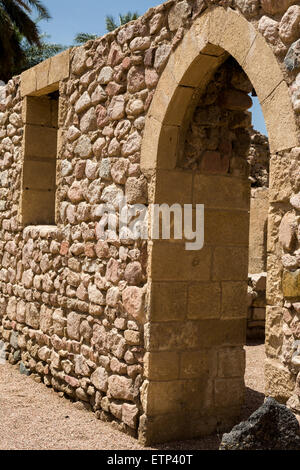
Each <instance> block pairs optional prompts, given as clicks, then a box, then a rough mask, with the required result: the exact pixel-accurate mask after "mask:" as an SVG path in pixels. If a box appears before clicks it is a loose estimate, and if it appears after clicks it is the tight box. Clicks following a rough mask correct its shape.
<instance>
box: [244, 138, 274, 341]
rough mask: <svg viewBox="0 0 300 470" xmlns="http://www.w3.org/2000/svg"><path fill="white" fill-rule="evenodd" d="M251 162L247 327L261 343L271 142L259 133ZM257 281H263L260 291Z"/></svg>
mask: <svg viewBox="0 0 300 470" xmlns="http://www.w3.org/2000/svg"><path fill="white" fill-rule="evenodd" d="M248 162H249V165H250V181H251V203H250V238H249V277H248V325H247V337H248V338H249V339H262V338H264V335H265V316H266V302H267V301H266V282H265V281H266V269H267V231H268V211H269V188H268V185H269V162H270V150H269V144H268V139H267V137H265V136H264V135H262V134H260V133H259V132H256V131H252V132H251V145H250V150H249V156H248ZM256 278H258V279H263V280H264V281H260V282H259V283H258V284H259V287H257V281H256Z"/></svg>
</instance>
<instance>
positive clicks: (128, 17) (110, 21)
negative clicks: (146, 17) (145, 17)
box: [106, 11, 139, 32]
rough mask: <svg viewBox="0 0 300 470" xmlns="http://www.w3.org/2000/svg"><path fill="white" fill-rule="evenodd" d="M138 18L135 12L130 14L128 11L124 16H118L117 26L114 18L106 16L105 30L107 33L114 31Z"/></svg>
mask: <svg viewBox="0 0 300 470" xmlns="http://www.w3.org/2000/svg"><path fill="white" fill-rule="evenodd" d="M138 17H139V14H138V13H137V12H136V11H135V12H134V13H131V12H130V11H129V12H128V13H126V14H125V15H121V14H119V24H117V23H116V21H115V18H114V17H113V16H109V15H108V16H107V17H106V29H107V31H108V32H111V31H114V30H115V29H117V28H118V27H119V26H122V25H123V24H126V23H129V21H132V20H137V19H138Z"/></svg>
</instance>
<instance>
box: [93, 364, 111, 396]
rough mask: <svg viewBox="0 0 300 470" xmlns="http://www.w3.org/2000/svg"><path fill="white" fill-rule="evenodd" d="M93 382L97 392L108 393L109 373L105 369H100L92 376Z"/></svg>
mask: <svg viewBox="0 0 300 470" xmlns="http://www.w3.org/2000/svg"><path fill="white" fill-rule="evenodd" d="M91 382H92V384H93V385H94V387H96V389H97V390H100V391H102V392H106V391H107V387H108V373H107V372H106V370H105V369H104V367H98V368H97V369H96V370H95V372H93V373H92V375H91Z"/></svg>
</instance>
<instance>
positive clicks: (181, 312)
mask: <svg viewBox="0 0 300 470" xmlns="http://www.w3.org/2000/svg"><path fill="white" fill-rule="evenodd" d="M186 305H187V285H186V284H185V283H183V282H153V283H152V285H151V320H152V321H155V322H165V321H172V320H174V321H176V320H183V319H184V318H185V315H186Z"/></svg>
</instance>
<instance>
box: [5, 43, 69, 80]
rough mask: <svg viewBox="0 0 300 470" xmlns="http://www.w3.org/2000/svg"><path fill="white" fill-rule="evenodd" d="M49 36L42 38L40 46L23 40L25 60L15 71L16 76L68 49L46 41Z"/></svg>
mask: <svg viewBox="0 0 300 470" xmlns="http://www.w3.org/2000/svg"><path fill="white" fill-rule="evenodd" d="M46 38H47V36H45V35H42V36H40V46H35V45H31V44H29V43H28V41H26V40H23V41H22V43H21V47H22V50H23V53H24V58H23V60H22V62H21V63H20V64H18V66H17V67H15V69H14V71H13V72H14V74H19V73H21V72H23V71H24V70H27V69H29V68H30V67H34V66H35V65H37V64H39V63H40V62H43V60H46V59H49V57H52V56H54V55H56V54H59V52H62V51H63V50H65V49H67V46H63V45H61V44H54V43H49V42H46V41H45V39H46Z"/></svg>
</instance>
